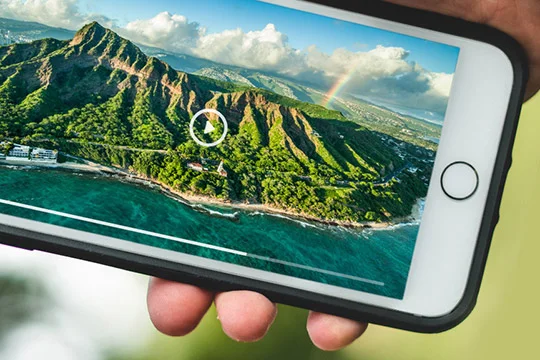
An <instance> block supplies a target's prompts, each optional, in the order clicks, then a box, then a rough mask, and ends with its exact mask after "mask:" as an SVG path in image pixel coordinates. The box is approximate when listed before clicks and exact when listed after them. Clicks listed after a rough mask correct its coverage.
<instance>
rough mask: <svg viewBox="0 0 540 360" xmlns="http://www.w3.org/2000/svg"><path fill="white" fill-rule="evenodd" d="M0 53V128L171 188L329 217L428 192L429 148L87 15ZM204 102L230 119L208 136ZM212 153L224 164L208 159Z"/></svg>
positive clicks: (369, 213)
mask: <svg viewBox="0 0 540 360" xmlns="http://www.w3.org/2000/svg"><path fill="white" fill-rule="evenodd" d="M48 42H51V43H50V44H48ZM34 47H35V49H34ZM0 54H4V55H3V57H0V107H1V108H2V112H1V113H0V135H3V136H5V137H7V138H16V139H17V141H19V142H23V143H28V144H35V145H36V146H37V145H38V144H39V146H41V147H50V148H55V149H59V150H60V151H63V152H65V153H68V154H72V155H75V156H79V157H82V158H86V159H90V160H93V161H96V162H99V163H102V164H104V165H113V166H118V167H122V168H125V169H130V170H131V171H134V172H137V173H139V174H141V175H144V176H147V177H149V178H152V179H155V180H158V181H160V182H162V183H163V184H165V185H167V186H170V187H172V188H174V189H176V190H178V191H182V192H189V193H194V194H199V195H206V196H210V197H215V198H219V199H222V200H224V201H241V202H247V203H262V204H266V205H270V206H273V207H276V208H280V209H284V210H289V211H291V212H294V213H297V214H302V215H307V216H311V217H316V218H319V219H323V220H326V221H337V220H339V221H346V222H362V221H388V220H392V219H394V218H396V217H403V216H407V215H409V214H410V213H411V209H412V207H413V205H414V203H415V202H416V200H417V199H418V198H419V197H423V196H425V195H426V192H427V180H428V177H429V175H430V173H431V167H432V158H433V155H434V153H433V151H431V150H429V149H426V148H423V147H419V146H416V145H413V144H410V143H406V142H403V141H400V140H397V139H395V138H393V137H390V136H387V135H384V134H381V133H378V132H374V131H370V130H369V129H368V128H366V127H364V126H361V125H359V124H358V123H355V122H352V121H349V120H348V119H347V118H345V117H344V116H343V115H342V113H340V112H338V111H334V110H329V109H326V108H324V107H322V106H319V105H314V104H310V103H306V102H302V101H299V100H295V99H292V98H289V97H284V96H282V95H278V94H275V93H272V92H269V91H267V90H262V89H257V88H253V87H247V86H244V85H236V84H233V83H230V82H222V81H218V80H214V79H210V78H206V77H202V76H196V75H189V74H186V73H182V72H177V71H175V70H173V69H172V68H171V67H170V66H169V65H167V64H165V63H163V62H161V61H159V60H157V59H155V58H151V57H147V56H146V55H144V54H143V53H142V52H141V51H140V50H139V49H138V48H137V47H136V46H134V45H133V44H132V43H130V42H129V41H127V40H125V39H122V38H120V37H119V36H117V35H116V34H115V33H113V32H112V31H110V30H106V29H104V28H103V27H101V26H100V25H98V24H96V23H93V24H89V25H87V26H85V27H84V28H83V29H82V30H80V31H79V32H78V33H77V34H76V35H75V38H74V40H73V41H72V42H59V41H56V40H42V41H38V42H35V43H32V44H30V45H27V44H24V45H12V46H9V47H4V48H0ZM14 54H17V56H15V55H14ZM203 108H214V109H217V110H219V111H221V112H222V113H223V114H224V115H225V117H226V118H227V120H228V123H229V127H230V131H229V136H228V137H227V138H226V140H225V141H224V142H223V143H222V144H221V145H220V146H218V147H216V148H212V149H207V148H202V147H200V146H198V145H197V144H196V143H195V142H194V141H193V140H192V139H191V137H190V136H189V134H188V124H189V121H190V119H191V117H192V116H193V114H194V113H196V112H197V111H198V110H200V109H203ZM209 120H210V121H212V122H213V123H214V125H215V126H216V127H217V128H219V126H220V123H219V122H218V121H216V119H212V118H210V119H209ZM218 132H219V131H218ZM200 136H201V138H204V137H206V140H215V139H214V138H212V135H211V134H208V135H204V134H201V135H200ZM221 161H223V162H224V164H225V169H226V171H227V175H226V176H223V174H221V175H220V174H218V173H217V171H215V168H216V165H215V164H219V163H220V162H221ZM190 162H191V163H203V165H204V167H206V168H207V169H208V171H197V170H193V169H190V168H189V167H188V164H189V163H190Z"/></svg>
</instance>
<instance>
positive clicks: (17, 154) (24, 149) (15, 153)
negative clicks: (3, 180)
mask: <svg viewBox="0 0 540 360" xmlns="http://www.w3.org/2000/svg"><path fill="white" fill-rule="evenodd" d="M8 157H14V158H24V159H28V158H29V157H30V146H25V145H19V144H13V149H11V150H9V153H8Z"/></svg>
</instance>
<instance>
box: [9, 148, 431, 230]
mask: <svg viewBox="0 0 540 360" xmlns="http://www.w3.org/2000/svg"><path fill="white" fill-rule="evenodd" d="M64 155H65V156H66V157H68V158H71V159H73V160H76V161H78V162H63V163H50V162H44V161H14V160H0V165H4V166H23V167H26V166H29V167H41V168H50V169H58V170H68V171H75V172H87V173H95V174H101V175H104V176H113V177H118V179H119V180H124V181H129V182H132V183H136V184H140V185H144V186H151V187H157V188H159V190H160V191H161V192H163V193H164V194H165V195H167V196H169V197H172V198H174V199H175V200H177V201H180V202H182V203H183V204H185V205H188V206H193V207H195V208H196V209H197V210H200V211H207V212H208V213H211V211H209V210H208V209H206V208H204V207H202V208H201V207H200V205H211V206H220V207H227V208H231V209H232V210H234V209H237V210H243V211H247V212H262V213H267V214H270V215H280V216H283V217H287V218H291V219H297V220H303V221H308V222H314V223H319V224H324V225H330V226H341V227H346V228H360V229H363V228H364V229H385V228H389V227H392V226H395V225H398V224H402V223H414V222H419V221H420V217H421V212H422V209H421V205H420V203H421V201H418V202H417V204H415V206H414V207H413V210H412V212H411V215H409V216H408V217H400V218H395V219H394V220H393V221H391V222H351V221H342V220H325V219H320V218H317V217H314V216H311V215H308V214H303V213H298V212H295V211H293V210H289V209H282V208H278V207H274V206H270V205H267V204H249V203H245V202H240V201H226V200H221V199H217V198H212V197H209V196H204V195H198V194H192V193H186V192H180V191H178V190H176V189H173V188H171V187H170V186H168V185H166V184H163V183H161V182H159V181H156V180H154V179H151V178H148V177H146V176H144V175H141V174H137V173H134V172H131V171H129V170H128V169H122V168H119V167H113V166H105V165H101V164H98V163H95V162H92V161H88V160H86V159H82V158H78V157H75V156H72V155H67V154H64Z"/></svg>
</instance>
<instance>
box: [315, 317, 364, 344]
mask: <svg viewBox="0 0 540 360" xmlns="http://www.w3.org/2000/svg"><path fill="white" fill-rule="evenodd" d="M367 326H368V324H366V323H360V322H357V321H353V320H349V319H344V318H340V317H337V316H333V315H327V314H322V313H318V312H310V313H309V317H308V322H307V330H308V333H309V337H310V338H311V341H312V342H313V344H315V346H317V347H318V348H320V349H322V350H325V351H335V350H339V349H341V348H344V347H345V346H347V345H349V344H351V343H352V342H353V341H354V340H356V339H358V338H359V337H360V336H362V334H363V333H364V332H365V331H366V329H367Z"/></svg>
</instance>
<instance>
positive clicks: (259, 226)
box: [0, 166, 419, 298]
mask: <svg viewBox="0 0 540 360" xmlns="http://www.w3.org/2000/svg"><path fill="white" fill-rule="evenodd" d="M0 199H3V200H9V201H12V202H17V203H21V204H26V205H31V206H36V207H40V208H45V209H50V210H55V211H59V212H63V213H67V214H72V215H78V216H83V217H86V218H91V219H95V220H101V221H105V222H108V223H113V224H117V225H123V226H128V227H132V228H137V229H141V230H146V231H150V232H153V233H158V234H164V235H168V236H173V237H177V238H181V239H189V240H193V241H196V242H198V243H203V244H210V245H214V246H219V247H223V248H227V249H232V250H238V251H241V252H246V253H248V254H250V255H252V256H249V257H246V256H241V255H236V254H233V253H226V252H223V251H220V250H218V249H213V248H205V247H200V246H196V245H192V244H186V243H182V242H178V241H174V240H169V239H163V238H160V237H155V236H150V235H144V234H139V233H134V232H130V231H125V230H120V229H117V228H110V227H106V226H102V225H97V224H93V223H87V222H83V221H79V220H74V219H71V218H66V217H63V216H58V215H52V214H48V213H42V212H38V211H34V210H29V209H23V208H19V207H15V206H11V205H6V204H0V213H3V214H8V215H13V216H19V217H23V218H26V219H31V220H36V221H41V222H45V223H49V224H55V225H59V226H64V227H69V228H74V229H78V230H83V231H88V232H92V233H96V234H102V235H107V236H111V237H115V238H120V239H123V240H128V241H133V242H136V243H142V244H146V245H149V246H155V247H159V248H163V249H168V250H171V251H180V252H184V253H188V254H193V255H198V256H203V257H206V258H211V259H215V260H219V261H225V262H230V263H235V264H240V265H245V266H251V267H254V268H258V269H262V270H267V271H271V272H275V273H280V274H285V275H290V276H295V277H299V278H303V279H308V280H313V281H317V282H321V283H327V284H332V285H337V286H341V287H346V288H350V289H355V290H360V291H366V292H370V293H374V294H378V295H384V296H389V297H393V298H402V297H403V294H404V291H405V285H406V281H407V276H408V273H409V268H410V263H411V259H412V254H413V250H414V245H415V241H416V237H417V235H418V229H419V226H418V224H412V223H411V224H398V225H395V226H392V227H389V228H385V229H349V228H342V227H337V226H330V225H322V224H318V223H310V222H306V221H303V220H300V219H297V218H288V217H284V216H281V215H272V214H265V213H262V212H254V211H247V210H238V209H233V208H230V207H227V206H208V205H198V206H190V205H188V204H184V203H182V202H180V201H178V200H176V199H173V198H171V197H168V196H167V195H165V194H163V193H162V192H161V191H160V190H159V189H157V188H151V187H148V186H145V185H139V184H134V183H130V182H127V181H121V180H119V179H118V178H112V177H106V176H102V175H99V174H91V173H77V172H72V171H67V170H58V169H49V168H37V167H7V166H0ZM267 258H270V259H273V260H275V261H268V260H266V259H267ZM317 270H320V271H317ZM357 278H361V279H369V280H371V282H365V281H359V280H358V279H357ZM381 284H384V285H381Z"/></svg>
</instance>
